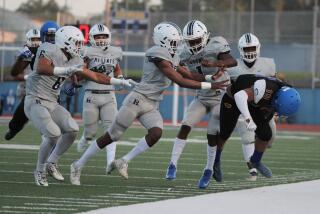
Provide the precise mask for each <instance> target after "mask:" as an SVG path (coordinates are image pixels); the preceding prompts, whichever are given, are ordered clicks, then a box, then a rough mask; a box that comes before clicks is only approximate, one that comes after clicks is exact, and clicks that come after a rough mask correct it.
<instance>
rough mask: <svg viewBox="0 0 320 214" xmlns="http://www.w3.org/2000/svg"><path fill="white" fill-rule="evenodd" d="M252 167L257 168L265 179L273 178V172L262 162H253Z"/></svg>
mask: <svg viewBox="0 0 320 214" xmlns="http://www.w3.org/2000/svg"><path fill="white" fill-rule="evenodd" d="M251 166H252V167H253V168H256V169H257V170H258V172H260V173H261V175H263V176H264V177H266V178H271V177H272V172H271V170H270V169H269V168H268V167H267V166H266V165H264V164H263V163H261V162H258V163H253V162H251Z"/></svg>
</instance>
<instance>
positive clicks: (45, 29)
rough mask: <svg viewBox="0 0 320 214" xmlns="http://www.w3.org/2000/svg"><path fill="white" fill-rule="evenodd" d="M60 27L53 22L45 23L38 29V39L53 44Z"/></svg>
mask: <svg viewBox="0 0 320 214" xmlns="http://www.w3.org/2000/svg"><path fill="white" fill-rule="evenodd" d="M59 28H60V26H59V25H58V24H57V23H56V22H54V21H47V22H45V23H44V24H43V25H42V26H41V28H40V37H41V41H42V42H49V43H52V44H54V37H55V33H56V32H57V30H58V29H59Z"/></svg>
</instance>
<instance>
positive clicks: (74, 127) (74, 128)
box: [67, 117, 79, 132]
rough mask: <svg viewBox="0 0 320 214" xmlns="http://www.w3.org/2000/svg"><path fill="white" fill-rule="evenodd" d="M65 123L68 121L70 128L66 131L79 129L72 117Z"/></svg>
mask: <svg viewBox="0 0 320 214" xmlns="http://www.w3.org/2000/svg"><path fill="white" fill-rule="evenodd" d="M67 123H68V127H69V129H70V130H68V132H78V131H79V125H78V123H77V122H76V121H75V120H74V119H73V118H72V117H69V118H68V121H67Z"/></svg>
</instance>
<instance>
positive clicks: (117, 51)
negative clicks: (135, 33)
mask: <svg viewBox="0 0 320 214" xmlns="http://www.w3.org/2000/svg"><path fill="white" fill-rule="evenodd" d="M108 50H109V51H110V52H111V53H112V54H114V55H115V56H116V58H118V59H119V61H120V60H122V56H123V52H122V48H121V47H115V46H110V47H109V48H108Z"/></svg>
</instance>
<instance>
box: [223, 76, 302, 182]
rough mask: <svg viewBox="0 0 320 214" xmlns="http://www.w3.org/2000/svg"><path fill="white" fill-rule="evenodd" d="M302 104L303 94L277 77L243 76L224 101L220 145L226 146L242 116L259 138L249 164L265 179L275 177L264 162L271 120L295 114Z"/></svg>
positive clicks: (249, 128) (232, 86) (226, 94)
mask: <svg viewBox="0 0 320 214" xmlns="http://www.w3.org/2000/svg"><path fill="white" fill-rule="evenodd" d="M300 103H301V99H300V95H299V93H298V92H297V91H296V90H295V89H294V88H291V87H290V86H289V85H287V84H286V83H284V82H281V81H280V80H278V79H276V78H274V77H265V76H262V75H253V74H243V75H240V76H239V77H238V78H237V79H236V81H235V82H234V83H233V84H232V85H231V86H229V87H228V88H227V92H226V93H225V95H224V96H223V98H222V100H221V108H220V133H219V136H218V145H222V146H223V145H224V144H225V142H226V141H227V140H228V138H229V137H230V135H231V133H232V131H233V130H234V128H235V126H236V124H237V122H238V118H239V116H240V114H241V115H242V117H243V120H244V122H245V126H246V129H248V130H249V131H254V132H255V136H256V137H255V140H254V145H255V148H254V152H253V154H252V155H251V157H250V160H249V163H250V165H251V166H252V167H253V168H256V169H257V171H258V172H259V173H261V174H262V175H263V176H264V177H266V178H271V177H272V172H271V170H270V169H269V168H268V167H267V166H265V165H264V164H263V163H262V162H261V159H262V156H263V153H264V151H265V149H266V148H267V145H268V142H269V141H270V140H271V138H272V130H271V127H270V120H272V119H273V116H274V113H275V112H277V113H278V114H279V115H283V116H290V115H292V114H294V113H295V112H296V111H297V110H298V108H299V106H300Z"/></svg>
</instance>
